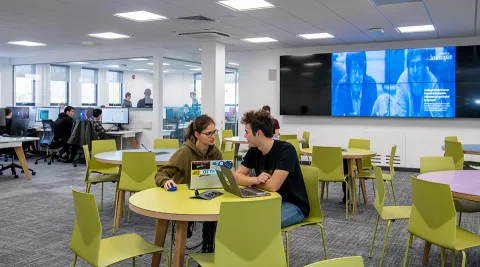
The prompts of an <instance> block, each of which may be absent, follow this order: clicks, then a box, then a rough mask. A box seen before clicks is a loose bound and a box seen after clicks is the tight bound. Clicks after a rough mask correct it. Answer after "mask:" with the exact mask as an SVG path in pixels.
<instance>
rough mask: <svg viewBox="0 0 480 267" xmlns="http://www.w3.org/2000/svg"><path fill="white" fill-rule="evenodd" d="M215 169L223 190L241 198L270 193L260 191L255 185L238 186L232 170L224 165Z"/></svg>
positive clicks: (262, 195) (268, 194)
mask: <svg viewBox="0 0 480 267" xmlns="http://www.w3.org/2000/svg"><path fill="white" fill-rule="evenodd" d="M216 171H217V175H218V178H220V182H221V183H222V186H223V189H225V191H227V192H229V193H231V194H234V195H236V196H239V197H243V198H250V197H264V196H270V193H268V192H265V191H262V190H260V189H257V188H255V187H245V188H240V187H238V184H237V181H235V177H233V173H232V171H231V170H230V169H228V168H225V167H224V166H220V170H219V169H217V170H216Z"/></svg>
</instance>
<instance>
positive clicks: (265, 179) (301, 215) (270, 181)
mask: <svg viewBox="0 0 480 267" xmlns="http://www.w3.org/2000/svg"><path fill="white" fill-rule="evenodd" d="M242 123H243V124H245V138H247V140H248V145H249V147H250V149H249V150H248V152H247V154H246V155H245V159H244V160H243V162H242V164H241V165H240V167H239V168H238V169H237V171H236V172H235V180H236V181H237V183H238V184H240V185H245V186H256V187H258V188H260V189H263V190H266V191H270V192H277V193H279V194H280V195H281V196H282V228H284V227H287V226H290V225H293V224H296V223H299V222H301V221H303V220H304V219H305V217H307V216H308V214H309V213H310V206H309V204H308V196H307V190H306V188H305V183H304V181H303V175H302V171H301V169H300V163H299V162H298V157H297V153H296V152H295V148H294V147H293V146H292V145H291V144H290V143H287V142H282V141H277V140H273V139H272V136H273V120H272V117H271V116H270V114H269V113H268V112H266V111H263V110H259V111H248V112H246V113H245V114H244V115H243V118H242ZM252 169H253V170H254V171H255V175H256V177H249V176H247V175H248V174H249V173H250V171H251V170H252Z"/></svg>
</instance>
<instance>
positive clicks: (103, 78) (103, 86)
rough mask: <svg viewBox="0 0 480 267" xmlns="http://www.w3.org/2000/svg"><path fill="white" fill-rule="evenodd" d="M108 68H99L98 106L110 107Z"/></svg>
mask: <svg viewBox="0 0 480 267" xmlns="http://www.w3.org/2000/svg"><path fill="white" fill-rule="evenodd" d="M107 72H108V71H107V70H102V69H100V70H98V106H101V105H105V106H107V107H108V104H109V103H108V100H109V99H108V97H109V91H108V81H107Z"/></svg>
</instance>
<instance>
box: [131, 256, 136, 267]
mask: <svg viewBox="0 0 480 267" xmlns="http://www.w3.org/2000/svg"><path fill="white" fill-rule="evenodd" d="M132 266H133V267H135V257H133V258H132Z"/></svg>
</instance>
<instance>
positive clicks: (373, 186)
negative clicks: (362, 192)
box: [372, 179, 376, 197]
mask: <svg viewBox="0 0 480 267" xmlns="http://www.w3.org/2000/svg"><path fill="white" fill-rule="evenodd" d="M372 188H373V196H374V197H375V194H376V193H375V179H372Z"/></svg>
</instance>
